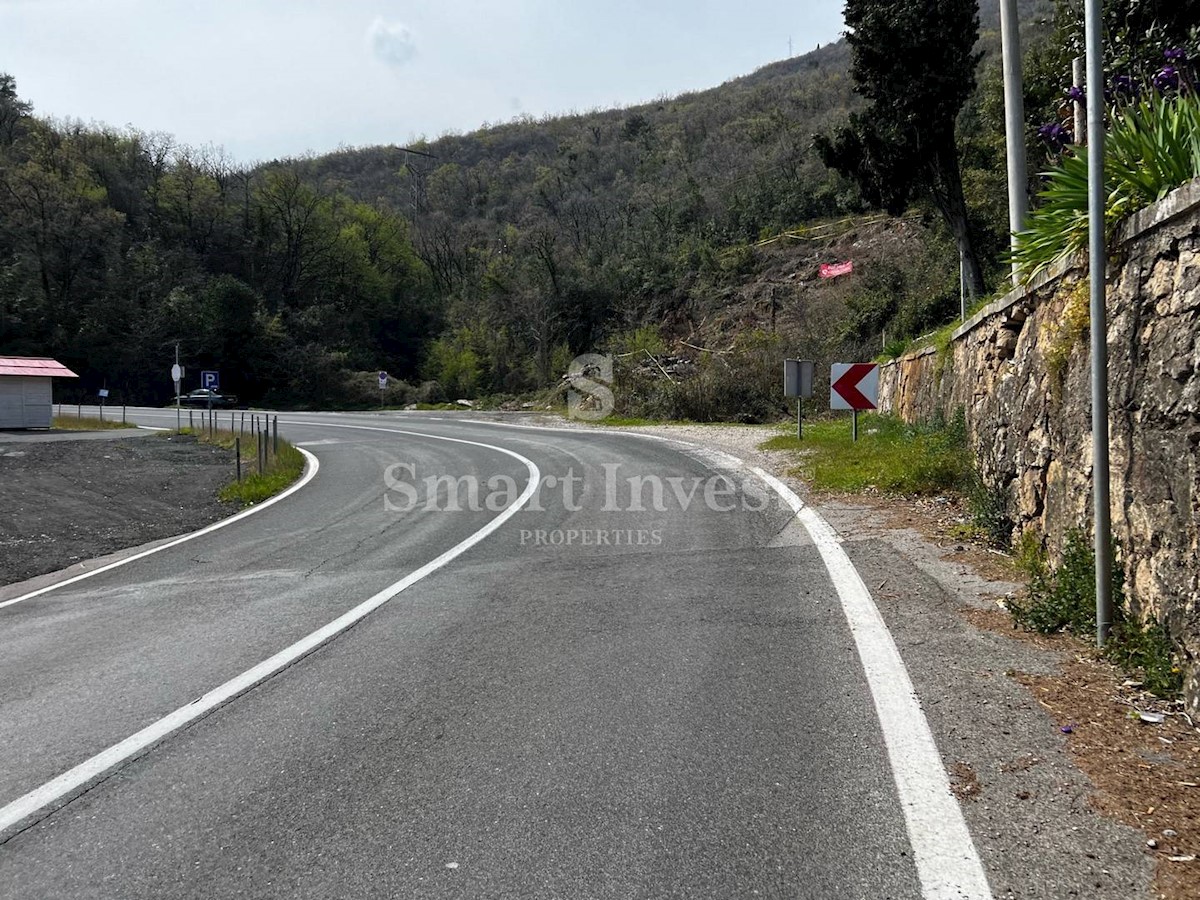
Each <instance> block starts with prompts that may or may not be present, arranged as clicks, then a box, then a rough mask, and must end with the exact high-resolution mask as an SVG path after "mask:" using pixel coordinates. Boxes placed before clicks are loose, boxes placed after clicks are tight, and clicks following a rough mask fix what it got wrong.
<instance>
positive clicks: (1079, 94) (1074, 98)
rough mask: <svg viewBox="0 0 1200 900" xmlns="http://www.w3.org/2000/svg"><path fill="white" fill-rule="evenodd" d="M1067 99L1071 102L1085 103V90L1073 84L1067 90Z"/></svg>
mask: <svg viewBox="0 0 1200 900" xmlns="http://www.w3.org/2000/svg"><path fill="white" fill-rule="evenodd" d="M1067 99H1068V100H1070V101H1071V102H1072V103H1086V102H1087V91H1085V90H1084V89H1083V88H1081V87H1080V86H1079V85H1075V86H1074V87H1072V88H1071V89H1070V90H1069V91H1067Z"/></svg>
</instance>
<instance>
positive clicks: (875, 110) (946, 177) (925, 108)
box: [815, 0, 983, 297]
mask: <svg viewBox="0 0 1200 900" xmlns="http://www.w3.org/2000/svg"><path fill="white" fill-rule="evenodd" d="M845 18H846V25H847V26H848V28H849V29H850V31H849V32H848V33H847V36H846V40H847V41H848V42H849V44H850V47H851V51H852V55H853V61H852V63H851V69H850V72H851V76H852V77H853V79H854V84H855V91H856V92H857V93H859V94H861V95H862V96H863V97H865V98H866V99H867V101H868V104H869V105H868V108H867V109H865V110H863V111H862V112H855V113H852V114H851V115H850V121H849V124H848V125H847V126H843V127H841V128H839V129H838V130H837V131H836V132H834V134H833V135H832V136H829V135H824V134H821V135H817V137H816V142H815V143H816V149H817V152H818V154H819V155H820V157H821V159H822V161H823V162H824V163H825V164H826V165H827V166H829V167H830V168H833V169H835V170H836V171H838V172H840V173H841V174H843V175H844V176H846V177H848V178H850V179H852V180H853V181H854V182H855V183H856V184H857V185H858V187H859V189H860V190H861V191H862V195H863V198H864V199H865V200H866V201H867V202H868V203H869V204H871V205H873V206H876V207H879V208H882V209H886V210H887V211H888V212H890V213H892V214H894V215H895V214H899V213H901V212H903V211H904V210H905V209H906V208H907V207H908V205H909V204H910V203H911V202H912V201H913V200H915V199H919V198H921V199H927V200H929V201H931V202H932V203H933V205H934V206H935V207H936V208H937V210H938V212H939V213H940V214H941V215H942V218H943V219H944V220H945V222H946V225H947V227H948V228H949V230H950V232H951V233H952V234H953V235H954V236H955V240H956V242H957V244H958V249H959V251H960V253H961V254H963V259H964V262H965V267H966V275H967V290H968V292H969V293H970V295H971V296H972V297H975V296H978V295H979V294H981V293H982V292H983V280H982V278H983V276H982V271H981V269H980V266H979V262H978V258H977V257H976V254H975V250H974V247H973V245H972V241H971V235H970V227H969V221H968V216H967V208H966V202H965V199H964V195H963V186H962V173H961V171H960V167H959V156H958V147H957V144H956V141H955V122H956V120H957V118H958V114H959V112H960V111H961V110H962V108H963V106H964V104H965V103H966V101H967V99H968V97H970V96H971V93H972V92H973V91H974V89H975V70H976V68H977V66H978V64H979V60H980V58H981V55H980V54H978V53H977V52H976V50H975V44H976V41H977V39H978V37H979V12H978V5H977V3H976V2H975V0H912V2H908V3H902V4H897V3H893V2H888V0H848V2H847V3H846V13H845Z"/></svg>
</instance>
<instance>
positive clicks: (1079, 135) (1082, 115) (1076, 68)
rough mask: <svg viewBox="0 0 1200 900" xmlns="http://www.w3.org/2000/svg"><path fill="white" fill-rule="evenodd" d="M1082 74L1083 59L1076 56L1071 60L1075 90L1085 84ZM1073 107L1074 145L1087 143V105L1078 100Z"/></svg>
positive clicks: (1072, 81) (1072, 80)
mask: <svg viewBox="0 0 1200 900" xmlns="http://www.w3.org/2000/svg"><path fill="white" fill-rule="evenodd" d="M1085 83H1086V82H1085V79H1084V74H1083V57H1082V56H1077V57H1075V58H1074V59H1073V60H1071V84H1072V85H1074V86H1075V87H1077V88H1081V87H1083V86H1084V84H1085ZM1074 106H1075V143H1076V144H1080V145H1082V144H1086V143H1087V104H1085V103H1080V102H1079V101H1078V100H1076V101H1075V103H1074Z"/></svg>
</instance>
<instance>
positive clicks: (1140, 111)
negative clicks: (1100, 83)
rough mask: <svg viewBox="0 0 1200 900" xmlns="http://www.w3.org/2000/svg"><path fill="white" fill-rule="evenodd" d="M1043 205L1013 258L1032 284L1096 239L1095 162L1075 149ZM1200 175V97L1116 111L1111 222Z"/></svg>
mask: <svg viewBox="0 0 1200 900" xmlns="http://www.w3.org/2000/svg"><path fill="white" fill-rule="evenodd" d="M1043 174H1044V177H1045V179H1046V185H1045V187H1044V188H1043V189H1042V191H1041V192H1040V193H1039V195H1038V196H1039V197H1040V198H1041V201H1042V203H1041V205H1040V206H1039V207H1038V208H1037V209H1035V210H1034V211H1033V212H1032V213H1031V214H1030V216H1029V227H1028V228H1027V229H1025V230H1024V231H1022V232H1020V233H1019V234H1018V235H1017V248H1016V251H1015V253H1014V254H1013V258H1014V259H1015V261H1016V262H1017V263H1018V264H1019V265H1020V267H1021V269H1022V271H1023V272H1024V274H1025V277H1026V278H1032V277H1033V276H1034V275H1036V274H1037V273H1038V272H1041V271H1042V270H1043V269H1045V268H1047V267H1048V266H1050V265H1052V264H1053V263H1054V262H1056V261H1058V260H1059V259H1062V258H1063V257H1065V256H1068V255H1070V254H1072V253H1076V252H1078V251H1081V250H1083V248H1084V247H1086V246H1087V240H1088V162H1087V156H1086V154H1085V152H1084V151H1083V150H1082V149H1080V150H1079V151H1078V152H1073V151H1068V152H1067V154H1066V155H1065V156H1064V157H1063V159H1062V162H1061V163H1060V164H1059V165H1057V166H1055V167H1054V168H1052V169H1051V170H1050V171H1048V172H1045V173H1043ZM1198 176H1200V96H1197V95H1196V94H1194V93H1190V94H1183V95H1178V96H1170V97H1164V96H1157V95H1156V96H1152V97H1149V98H1147V99H1145V100H1142V101H1140V102H1139V103H1135V104H1132V105H1130V106H1126V107H1120V108H1118V109H1116V110H1115V111H1114V113H1113V116H1112V126H1111V128H1110V129H1109V132H1108V134H1107V136H1106V138H1105V143H1104V194H1105V197H1106V198H1107V202H1106V206H1105V211H1104V221H1105V230H1106V233H1107V234H1108V235H1111V234H1112V233H1113V231H1114V229H1115V227H1116V224H1117V222H1119V221H1120V220H1121V219H1122V218H1124V217H1125V216H1127V215H1129V214H1130V213H1132V212H1135V211H1136V210H1138V209H1140V208H1141V207H1143V206H1146V205H1148V204H1150V203H1153V202H1154V201H1155V200H1159V199H1161V198H1163V197H1165V196H1166V195H1167V194H1168V193H1169V192H1170V191H1172V190H1174V189H1175V188H1177V187H1179V186H1180V185H1181V184H1185V183H1186V182H1188V181H1190V180H1191V179H1193V178H1196V177H1198Z"/></svg>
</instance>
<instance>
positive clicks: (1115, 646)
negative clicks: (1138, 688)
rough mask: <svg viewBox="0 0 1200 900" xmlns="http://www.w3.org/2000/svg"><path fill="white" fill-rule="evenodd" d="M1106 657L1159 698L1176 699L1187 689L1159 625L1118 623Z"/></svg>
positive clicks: (1106, 649)
mask: <svg viewBox="0 0 1200 900" xmlns="http://www.w3.org/2000/svg"><path fill="white" fill-rule="evenodd" d="M1105 655H1106V656H1107V657H1108V658H1109V659H1111V660H1112V661H1113V662H1115V663H1116V664H1117V665H1118V666H1120V667H1121V668H1122V669H1124V670H1125V671H1126V672H1131V673H1136V674H1138V675H1140V677H1141V679H1142V685H1143V687H1145V689H1146V690H1148V691H1150V692H1151V693H1153V694H1157V695H1158V696H1159V697H1176V696H1178V695H1179V692H1180V691H1181V690H1182V689H1183V676H1182V674H1181V673H1180V669H1179V666H1178V665H1176V662H1175V648H1174V646H1173V645H1172V644H1171V638H1170V635H1169V634H1167V630H1166V629H1165V628H1164V627H1163V626H1162V625H1161V624H1159V623H1158V622H1152V623H1150V624H1149V625H1143V624H1142V623H1141V622H1140V621H1137V620H1125V619H1122V620H1121V621H1119V622H1117V623H1115V624H1114V625H1113V628H1112V632H1111V633H1110V635H1109V641H1108V643H1107V644H1106V645H1105Z"/></svg>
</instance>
